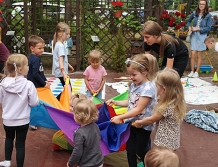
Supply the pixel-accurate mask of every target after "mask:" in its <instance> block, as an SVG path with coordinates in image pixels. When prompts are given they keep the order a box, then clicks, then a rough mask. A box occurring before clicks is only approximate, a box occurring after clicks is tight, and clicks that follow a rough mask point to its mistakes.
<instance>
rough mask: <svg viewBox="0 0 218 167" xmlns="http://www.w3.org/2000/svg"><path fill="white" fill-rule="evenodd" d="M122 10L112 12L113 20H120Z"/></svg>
mask: <svg viewBox="0 0 218 167" xmlns="http://www.w3.org/2000/svg"><path fill="white" fill-rule="evenodd" d="M122 12H123V11H122V10H118V11H116V12H114V13H113V14H114V17H115V18H120V17H121V16H122Z"/></svg>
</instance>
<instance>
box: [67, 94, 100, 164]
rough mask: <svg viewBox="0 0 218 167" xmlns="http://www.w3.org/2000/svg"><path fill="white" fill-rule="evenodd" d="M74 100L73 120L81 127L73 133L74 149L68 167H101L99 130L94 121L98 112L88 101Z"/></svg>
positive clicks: (72, 104)
mask: <svg viewBox="0 0 218 167" xmlns="http://www.w3.org/2000/svg"><path fill="white" fill-rule="evenodd" d="M79 98H80V97H77V98H75V100H72V101H71V107H72V112H73V114H74V120H75V121H76V122H77V123H78V124H80V125H81V127H79V128H78V129H77V130H76V131H75V133H74V149H73V152H72V154H71V156H70V158H69V161H68V163H67V166H68V167H73V166H75V165H76V164H78V166H80V167H83V166H93V167H94V166H95V167H103V159H104V157H103V155H102V152H101V148H100V140H101V136H100V130H99V128H98V125H97V124H96V123H95V121H96V120H97V119H98V110H97V108H96V106H95V104H94V103H93V102H91V101H90V100H89V99H82V97H81V99H79Z"/></svg>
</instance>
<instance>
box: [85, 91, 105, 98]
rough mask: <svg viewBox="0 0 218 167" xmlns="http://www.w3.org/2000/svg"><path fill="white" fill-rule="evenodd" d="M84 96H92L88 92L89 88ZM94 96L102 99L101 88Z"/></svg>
mask: <svg viewBox="0 0 218 167" xmlns="http://www.w3.org/2000/svg"><path fill="white" fill-rule="evenodd" d="M86 96H88V97H92V94H91V93H90V91H89V90H87V91H86ZM95 97H97V98H98V99H99V100H102V90H101V91H100V92H98V94H97V95H96V96H95Z"/></svg>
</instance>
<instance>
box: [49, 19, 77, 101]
mask: <svg viewBox="0 0 218 167" xmlns="http://www.w3.org/2000/svg"><path fill="white" fill-rule="evenodd" d="M69 37H70V27H69V26H68V25H67V24H66V23H64V22H59V23H58V24H57V26H56V29H55V35H54V39H53V47H54V48H53V49H54V51H53V64H52V74H53V75H54V76H55V77H57V78H59V79H60V81H61V83H62V85H63V86H64V85H65V81H66V78H67V77H69V76H68V67H69V68H70V69H71V70H72V71H73V70H74V68H73V67H72V66H71V65H70V64H69V63H68V57H67V53H66V49H65V46H64V41H66V40H67V38H69ZM60 96H61V94H59V95H58V96H57V99H58V100H59V99H60Z"/></svg>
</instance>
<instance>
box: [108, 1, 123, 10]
mask: <svg viewBox="0 0 218 167" xmlns="http://www.w3.org/2000/svg"><path fill="white" fill-rule="evenodd" d="M123 5H124V4H123V2H120V1H116V2H111V6H112V10H113V11H118V10H123Z"/></svg>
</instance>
